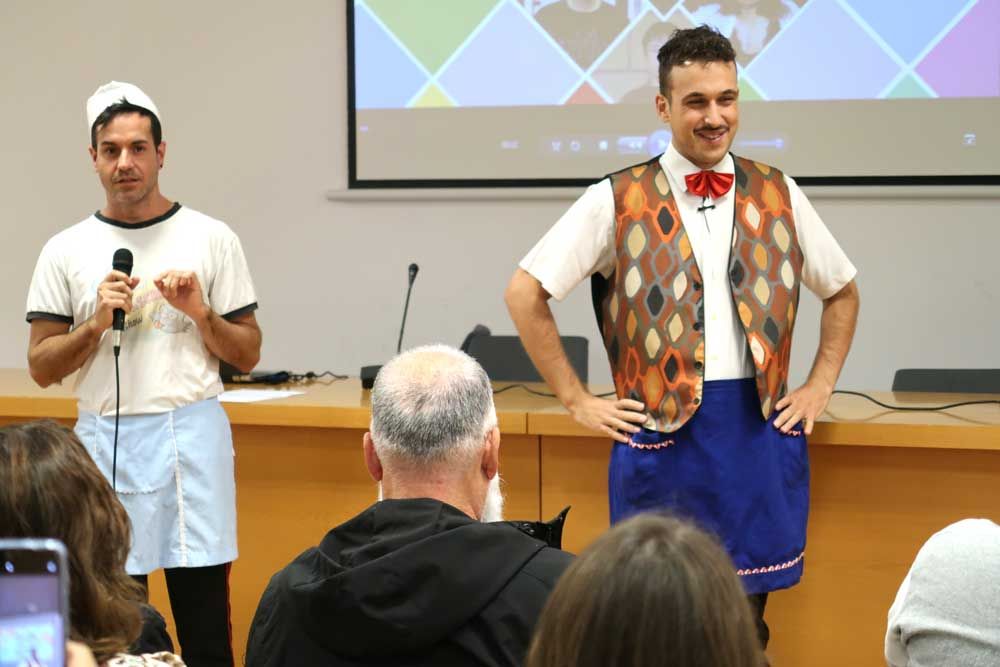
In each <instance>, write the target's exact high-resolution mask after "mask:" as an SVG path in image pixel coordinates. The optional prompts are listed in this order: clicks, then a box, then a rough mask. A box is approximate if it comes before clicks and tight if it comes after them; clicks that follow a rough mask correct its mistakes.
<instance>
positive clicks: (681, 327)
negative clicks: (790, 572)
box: [592, 157, 802, 433]
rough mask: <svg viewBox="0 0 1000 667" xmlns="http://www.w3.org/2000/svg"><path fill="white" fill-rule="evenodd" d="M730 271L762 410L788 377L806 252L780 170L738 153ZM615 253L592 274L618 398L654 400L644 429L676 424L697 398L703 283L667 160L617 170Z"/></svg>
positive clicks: (701, 371)
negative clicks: (605, 269) (610, 264)
mask: <svg viewBox="0 0 1000 667" xmlns="http://www.w3.org/2000/svg"><path fill="white" fill-rule="evenodd" d="M734 161H735V167H736V169H735V171H736V179H735V181H736V188H735V197H736V201H735V208H734V215H735V221H734V224H733V242H732V246H731V251H730V256H729V279H730V286H731V288H732V294H733V303H734V304H735V306H736V312H737V316H738V317H739V319H740V322H742V324H743V328H744V330H745V332H746V338H747V344H748V345H749V346H750V352H751V355H752V357H753V362H754V366H755V369H756V379H757V391H758V394H759V395H760V406H761V414H762V415H763V416H764V418H765V419H766V418H768V417H770V415H771V411H772V408H773V407H774V404H775V403H776V402H777V401H778V400H779V399H780V398H781V397H782V396H784V395H785V394H786V393H787V391H788V387H787V383H788V358H789V354H790V352H791V347H792V329H793V327H794V324H795V315H796V308H797V307H798V300H799V282H800V276H801V271H802V250H801V248H800V247H799V244H798V239H797V237H796V233H795V222H794V220H793V219H792V209H791V202H790V197H789V193H788V187H787V186H786V185H785V180H784V178H783V176H782V173H781V172H780V171H778V170H777V169H774V168H773V167H769V166H767V165H765V164H760V163H758V162H754V161H752V160H747V159H744V158H739V157H735V158H734ZM610 179H611V187H612V189H613V190H614V197H615V244H616V250H617V260H616V264H615V270H614V272H613V273H612V274H611V277H610V278H608V279H607V280H605V279H604V278H602V277H601V275H600V274H596V275H595V276H594V280H593V283H592V288H593V298H594V308H595V310H596V312H597V317H598V324H599V326H600V328H601V334H602V336H603V338H604V344H605V347H606V348H607V350H608V359H609V360H610V362H611V371H612V374H613V375H614V380H615V389H616V390H617V393H618V396H621V397H630V398H634V399H635V400H638V401H641V402H642V403H644V404H645V405H646V410H647V412H648V414H649V415H650V419H649V420H648V421H647V422H646V424H645V426H646V427H647V428H651V429H655V430H657V431H663V432H666V433H670V432H673V431H676V430H677V429H679V428H680V427H681V426H683V425H684V424H685V423H686V422H687V420H688V419H690V418H691V416H692V415H693V414H694V413H695V411H696V410H697V409H698V406H699V405H700V403H701V395H702V382H703V378H704V374H705V334H704V326H705V325H704V322H705V313H704V290H703V288H702V279H701V272H700V270H699V269H698V263H697V261H696V260H695V256H694V252H693V251H692V249H691V241H690V239H689V238H688V235H687V233H686V232H685V231H684V226H683V224H682V223H681V218H680V213H679V212H678V210H677V203H676V202H675V201H674V197H673V194H671V192H670V185H669V183H668V181H667V176H666V174H665V173H664V172H663V169H662V167H661V166H660V162H659V158H656V159H653V160H651V161H649V162H646V163H643V164H640V165H636V166H634V167H630V168H628V169H624V170H622V171H619V172H616V173H614V174H611V176H610Z"/></svg>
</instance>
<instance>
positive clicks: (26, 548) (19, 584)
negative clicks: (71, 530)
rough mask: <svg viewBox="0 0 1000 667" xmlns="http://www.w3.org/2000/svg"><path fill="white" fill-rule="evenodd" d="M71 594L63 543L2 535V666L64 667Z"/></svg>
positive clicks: (0, 603) (0, 664)
mask: <svg viewBox="0 0 1000 667" xmlns="http://www.w3.org/2000/svg"><path fill="white" fill-rule="evenodd" d="M68 593H69V567H68V565H67V559H66V547H64V546H63V544H62V542H59V541H58V540H46V539H26V538H22V539H0V667H65V664H66V635H67V632H68V630H69V627H68V626H69V623H68V620H67V619H68V617H69V599H68Z"/></svg>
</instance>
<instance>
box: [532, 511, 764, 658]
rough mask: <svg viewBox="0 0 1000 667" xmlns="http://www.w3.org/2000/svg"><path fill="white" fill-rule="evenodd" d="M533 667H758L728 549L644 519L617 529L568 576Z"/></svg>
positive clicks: (676, 523) (661, 518) (545, 620)
mask: <svg viewBox="0 0 1000 667" xmlns="http://www.w3.org/2000/svg"><path fill="white" fill-rule="evenodd" d="M525 664H526V667H605V666H606V665H628V666H629V667H647V666H648V667H654V666H655V667H659V666H660V665H671V666H672V667H759V666H760V665H762V664H764V662H763V651H762V650H761V647H760V643H759V640H758V638H757V633H756V630H755V626H754V622H753V617H752V615H751V611H750V605H749V603H748V602H747V598H746V593H745V592H744V591H743V586H742V585H741V584H740V581H739V578H738V577H737V575H736V571H735V570H734V568H733V566H732V563H731V561H730V560H729V558H728V556H727V555H726V553H725V552H724V551H723V550H722V547H720V546H719V544H718V543H717V542H716V541H715V540H714V539H713V538H712V537H710V536H709V535H707V534H706V533H704V532H703V531H701V530H700V529H698V528H697V527H695V526H694V525H693V524H691V523H689V522H687V521H682V520H680V519H677V518H674V517H669V516H665V515H655V514H646V515H640V516H637V517H634V518H632V519H629V520H628V521H625V522H623V523H620V524H618V525H616V526H614V527H613V528H612V529H611V530H609V531H608V532H606V533H605V534H604V535H602V536H601V537H600V538H598V539H597V541H595V542H594V543H593V544H592V545H591V546H590V547H588V548H587V549H586V550H585V551H584V552H583V553H582V554H581V555H580V557H579V558H578V559H577V560H576V561H575V562H574V563H573V564H572V565H571V566H570V567H569V568H568V569H567V570H566V572H565V573H564V574H563V576H562V578H560V580H559V583H558V584H557V585H556V587H555V590H554V591H553V592H552V595H551V596H550V597H549V600H548V602H547V603H546V605H545V609H544V611H543V612H542V615H541V618H540V619H539V621H538V627H537V629H536V632H535V638H534V641H533V642H532V645H531V649H530V651H529V654H528V659H527V662H526V663H525Z"/></svg>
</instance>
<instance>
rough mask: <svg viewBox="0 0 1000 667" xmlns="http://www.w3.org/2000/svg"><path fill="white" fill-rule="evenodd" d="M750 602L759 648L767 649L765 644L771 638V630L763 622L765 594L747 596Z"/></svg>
mask: <svg viewBox="0 0 1000 667" xmlns="http://www.w3.org/2000/svg"><path fill="white" fill-rule="evenodd" d="M747 600H749V601H750V611H751V612H752V613H753V620H754V623H756V624H757V636H758V637H759V638H760V646H761V648H765V649H766V648H767V642H768V640H769V639H770V638H771V630H770V629H769V628H768V627H767V623H765V622H764V606H765V605H766V604H767V593H756V594H754V595H748V596H747Z"/></svg>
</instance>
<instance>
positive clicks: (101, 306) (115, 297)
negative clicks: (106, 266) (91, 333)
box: [91, 271, 139, 332]
mask: <svg viewBox="0 0 1000 667" xmlns="http://www.w3.org/2000/svg"><path fill="white" fill-rule="evenodd" d="M138 284H139V278H138V276H131V277H130V276H128V275H126V274H125V273H123V272H121V271H112V272H111V273H109V274H108V275H107V276H105V277H104V280H103V281H102V282H101V284H100V285H98V286H97V310H96V311H95V312H94V316H93V317H92V318H91V321H92V322H93V326H94V328H95V329H97V331H98V332H102V331H106V330H107V329H109V328H110V327H111V324H112V321H113V319H114V311H115V309H116V308H121V309H122V310H124V311H125V312H126V313H130V312H132V290H133V289H135V286H136V285H138Z"/></svg>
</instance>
